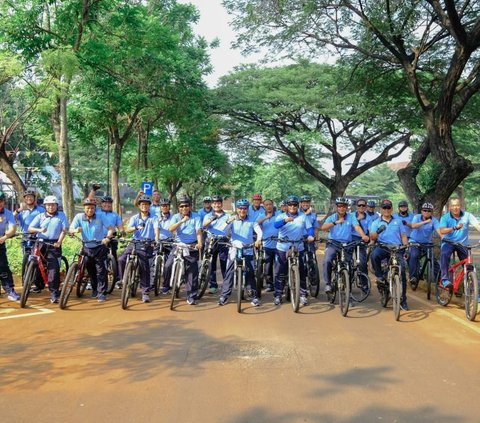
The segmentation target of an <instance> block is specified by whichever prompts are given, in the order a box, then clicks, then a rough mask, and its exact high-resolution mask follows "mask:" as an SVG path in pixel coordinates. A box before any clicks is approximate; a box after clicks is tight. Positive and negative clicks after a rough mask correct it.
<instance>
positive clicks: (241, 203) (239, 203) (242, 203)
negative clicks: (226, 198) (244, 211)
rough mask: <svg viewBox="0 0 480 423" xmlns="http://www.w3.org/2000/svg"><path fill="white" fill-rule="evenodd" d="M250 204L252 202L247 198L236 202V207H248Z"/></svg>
mask: <svg viewBox="0 0 480 423" xmlns="http://www.w3.org/2000/svg"><path fill="white" fill-rule="evenodd" d="M249 205H250V203H249V202H248V200H247V199H245V198H242V199H240V200H237V202H236V203H235V206H236V207H248V206H249Z"/></svg>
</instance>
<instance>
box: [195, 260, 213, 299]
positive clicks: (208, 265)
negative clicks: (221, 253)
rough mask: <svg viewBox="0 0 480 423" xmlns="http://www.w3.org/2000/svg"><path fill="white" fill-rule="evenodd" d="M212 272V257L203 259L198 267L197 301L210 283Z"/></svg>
mask: <svg viewBox="0 0 480 423" xmlns="http://www.w3.org/2000/svg"><path fill="white" fill-rule="evenodd" d="M211 272H212V257H205V258H204V259H203V261H202V265H201V266H200V273H199V275H198V294H197V299H200V298H202V297H203V295H204V294H205V291H206V290H207V287H208V283H209V281H210V274H211Z"/></svg>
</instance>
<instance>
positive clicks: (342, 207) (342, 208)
mask: <svg viewBox="0 0 480 423" xmlns="http://www.w3.org/2000/svg"><path fill="white" fill-rule="evenodd" d="M337 213H338V214H339V215H341V216H343V215H344V214H345V213H347V205H346V204H337Z"/></svg>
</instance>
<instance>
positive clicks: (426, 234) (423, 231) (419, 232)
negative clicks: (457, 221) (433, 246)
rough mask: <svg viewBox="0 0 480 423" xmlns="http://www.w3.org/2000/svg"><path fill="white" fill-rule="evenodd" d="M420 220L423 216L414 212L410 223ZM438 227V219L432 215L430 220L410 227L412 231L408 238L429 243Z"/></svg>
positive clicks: (421, 242)
mask: <svg viewBox="0 0 480 423" xmlns="http://www.w3.org/2000/svg"><path fill="white" fill-rule="evenodd" d="M421 221H423V216H422V215H421V214H416V215H415V216H414V217H413V220H412V223H418V222H421ZM439 228H440V224H439V222H438V219H437V218H436V217H433V216H432V219H431V221H430V222H428V223H425V224H424V225H422V226H420V227H419V228H417V229H412V232H410V240H411V241H413V242H418V243H420V244H430V243H431V242H432V237H433V233H434V232H435V231H437V230H438V229H439Z"/></svg>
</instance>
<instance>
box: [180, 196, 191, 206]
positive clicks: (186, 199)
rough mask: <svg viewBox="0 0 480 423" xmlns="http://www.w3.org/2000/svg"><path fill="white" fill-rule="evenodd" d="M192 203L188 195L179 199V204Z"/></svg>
mask: <svg viewBox="0 0 480 423" xmlns="http://www.w3.org/2000/svg"><path fill="white" fill-rule="evenodd" d="M190 203H191V201H190V198H189V197H188V196H187V195H182V196H181V197H180V198H179V199H178V204H190Z"/></svg>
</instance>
